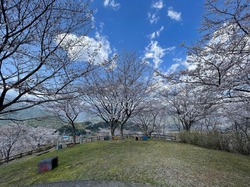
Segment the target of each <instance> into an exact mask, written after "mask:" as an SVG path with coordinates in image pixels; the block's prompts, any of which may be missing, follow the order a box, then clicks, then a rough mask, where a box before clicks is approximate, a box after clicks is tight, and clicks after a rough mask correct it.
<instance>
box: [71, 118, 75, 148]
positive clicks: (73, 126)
mask: <svg viewBox="0 0 250 187" xmlns="http://www.w3.org/2000/svg"><path fill="white" fill-rule="evenodd" d="M71 125H72V128H73V144H76V127H75V124H74V122H72V123H71Z"/></svg>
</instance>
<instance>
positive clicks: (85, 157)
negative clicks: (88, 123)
mask: <svg viewBox="0 0 250 187" xmlns="http://www.w3.org/2000/svg"><path fill="white" fill-rule="evenodd" d="M53 156H58V157H59V166H58V167H57V168H56V169H54V170H52V171H49V172H46V173H43V174H38V173H37V164H38V162H39V161H40V160H42V159H44V158H48V157H53ZM0 176H1V177H0V186H1V187H2V186H3V187H7V186H23V185H31V184H36V183H45V182H53V181H68V180H118V181H128V182H133V183H149V184H152V185H158V186H250V157H249V156H243V155H238V154H232V153H227V152H222V151H215V150H210V149H204V148H200V147H196V146H192V145H188V144H181V143H174V142H163V141H139V142H136V141H134V140H125V141H98V142H94V143H86V144H81V145H77V146H75V147H72V148H66V149H62V150H58V151H56V150H55V151H52V152H50V153H47V154H44V155H41V156H36V157H35V156H33V157H27V158H25V159H22V160H17V161H14V162H11V163H9V164H5V165H1V166H0Z"/></svg>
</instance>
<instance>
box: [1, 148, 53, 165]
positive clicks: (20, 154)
mask: <svg viewBox="0 0 250 187" xmlns="http://www.w3.org/2000/svg"><path fill="white" fill-rule="evenodd" d="M54 146H55V145H46V146H42V147H40V148H37V149H35V150H31V151H27V152H24V153H19V154H17V155H14V156H10V157H9V158H3V159H0V165H1V164H3V163H6V162H10V161H13V160H16V159H19V158H22V157H24V156H28V155H33V154H36V153H40V152H43V151H46V150H49V149H51V148H53V147H54Z"/></svg>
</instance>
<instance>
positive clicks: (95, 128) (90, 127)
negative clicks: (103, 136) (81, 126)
mask: <svg viewBox="0 0 250 187" xmlns="http://www.w3.org/2000/svg"><path fill="white" fill-rule="evenodd" d="M99 128H109V125H108V124H107V123H106V122H98V123H95V124H92V123H89V124H88V125H87V126H86V129H88V130H91V131H93V132H97V131H98V130H99Z"/></svg>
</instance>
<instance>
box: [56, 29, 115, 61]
mask: <svg viewBox="0 0 250 187" xmlns="http://www.w3.org/2000/svg"><path fill="white" fill-rule="evenodd" d="M63 37H64V34H61V35H59V36H58V37H57V40H58V41H60V40H61V39H62V38H63ZM61 46H62V47H63V48H65V49H66V50H67V52H68V55H69V58H71V59H72V60H76V61H77V60H79V61H88V62H90V63H94V64H98V63H103V62H104V61H106V60H108V57H109V55H110V54H111V53H112V50H111V48H110V43H109V41H108V39H107V38H106V37H104V36H101V35H100V34H99V33H96V35H95V38H90V37H88V36H80V37H77V36H76V35H74V34H69V35H67V36H66V37H65V39H64V40H63V42H62V43H61Z"/></svg>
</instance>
